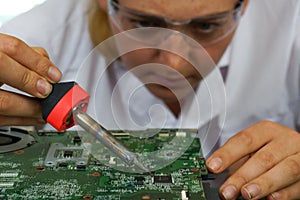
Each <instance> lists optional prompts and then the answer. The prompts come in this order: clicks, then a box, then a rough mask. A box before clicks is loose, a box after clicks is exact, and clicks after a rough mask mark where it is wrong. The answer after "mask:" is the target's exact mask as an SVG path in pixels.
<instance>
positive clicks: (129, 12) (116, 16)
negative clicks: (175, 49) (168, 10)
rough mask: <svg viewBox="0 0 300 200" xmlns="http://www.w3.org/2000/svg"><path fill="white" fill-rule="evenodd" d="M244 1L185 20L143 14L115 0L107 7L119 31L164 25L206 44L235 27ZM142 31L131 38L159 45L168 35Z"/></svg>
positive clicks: (163, 26) (217, 39) (213, 41)
mask: <svg viewBox="0 0 300 200" xmlns="http://www.w3.org/2000/svg"><path fill="white" fill-rule="evenodd" d="M243 3H244V0H239V1H238V2H237V3H236V5H235V7H234V8H233V9H232V10H230V11H226V12H222V13H218V14H214V15H209V16H203V17H197V18H193V19H189V20H185V21H173V20H170V19H167V18H164V17H160V16H155V15H150V14H145V13H143V12H140V11H137V10H133V9H129V8H127V7H124V6H122V5H121V4H119V2H118V1H117V0H108V9H109V15H110V18H111V20H112V21H113V23H114V24H115V25H116V27H117V28H118V29H119V30H120V31H127V30H131V29H135V28H148V27H149V28H150V27H155V28H163V29H165V28H167V29H172V30H175V31H178V32H180V33H183V34H185V35H187V36H189V37H191V38H192V39H194V40H195V41H196V42H197V43H199V44H201V45H202V46H204V47H205V46H209V45H212V44H214V43H216V42H218V41H220V40H222V39H224V38H225V37H226V36H228V35H229V34H230V33H231V32H232V31H233V30H235V28H236V27H237V25H238V23H239V20H240V18H241V16H242V8H243ZM142 33H143V35H142V36H141V35H132V36H131V37H132V38H136V39H137V40H138V41H140V42H144V43H151V44H153V45H158V44H160V43H162V42H163V41H164V40H165V39H166V37H168V35H166V34H165V33H169V32H165V31H156V32H153V31H150V32H149V34H147V33H145V32H142ZM139 38H140V39H139Z"/></svg>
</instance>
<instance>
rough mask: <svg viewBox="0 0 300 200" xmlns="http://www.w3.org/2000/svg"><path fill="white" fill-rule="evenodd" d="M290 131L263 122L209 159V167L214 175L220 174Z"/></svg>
mask: <svg viewBox="0 0 300 200" xmlns="http://www.w3.org/2000/svg"><path fill="white" fill-rule="evenodd" d="M287 130H289V131H290V129H288V128H286V127H283V126H280V125H278V124H275V123H273V122H269V121H262V122H259V123H257V124H255V125H253V126H250V127H249V128H246V129H245V130H243V131H241V132H239V133H238V134H236V135H235V136H233V137H232V138H230V139H229V140H228V141H227V142H226V143H225V144H224V146H223V147H221V148H220V149H218V150H217V151H216V152H214V153H213V154H212V155H211V156H210V157H209V158H208V159H207V167H208V169H209V170H210V171H212V172H213V173H220V172H222V171H224V170H225V169H226V168H227V167H229V166H230V165H232V164H233V163H234V162H236V161H238V160H240V159H241V158H243V157H245V156H247V155H249V154H251V153H253V152H255V151H257V150H258V149H260V148H261V147H263V146H264V145H265V144H267V143H269V142H270V141H271V140H273V139H274V138H275V137H276V136H277V135H278V134H283V133H284V132H285V131H287Z"/></svg>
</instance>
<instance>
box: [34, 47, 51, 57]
mask: <svg viewBox="0 0 300 200" xmlns="http://www.w3.org/2000/svg"><path fill="white" fill-rule="evenodd" d="M32 49H33V50H35V51H36V52H37V53H38V54H40V55H41V56H44V57H46V58H48V59H49V54H48V52H47V51H46V50H45V49H44V48H41V47H32Z"/></svg>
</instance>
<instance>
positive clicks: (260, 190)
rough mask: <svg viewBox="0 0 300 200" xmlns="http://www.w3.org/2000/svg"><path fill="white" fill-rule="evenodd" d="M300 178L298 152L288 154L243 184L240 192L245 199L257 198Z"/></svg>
mask: <svg viewBox="0 0 300 200" xmlns="http://www.w3.org/2000/svg"><path fill="white" fill-rule="evenodd" d="M299 180H300V153H298V154H295V155H293V156H290V157H288V158H286V159H285V160H283V161H282V162H280V163H279V164H278V165H276V166H275V167H273V168H272V169H270V170H269V171H268V172H267V173H264V174H263V175H261V176H259V177H258V178H256V179H254V180H252V181H250V182H249V183H247V184H246V185H245V186H243V188H242V190H241V193H242V195H243V197H244V198H246V199H259V198H261V197H265V196H267V195H268V194H270V193H272V192H274V191H277V190H279V189H281V188H285V187H287V186H289V185H292V184H294V183H295V182H298V181H299Z"/></svg>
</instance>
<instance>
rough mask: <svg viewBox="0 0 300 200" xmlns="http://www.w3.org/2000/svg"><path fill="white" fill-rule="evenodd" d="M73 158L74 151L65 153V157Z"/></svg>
mask: <svg viewBox="0 0 300 200" xmlns="http://www.w3.org/2000/svg"><path fill="white" fill-rule="evenodd" d="M72 156H73V151H64V157H65V158H67V157H72Z"/></svg>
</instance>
